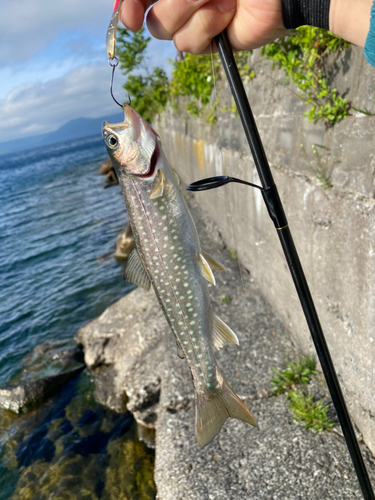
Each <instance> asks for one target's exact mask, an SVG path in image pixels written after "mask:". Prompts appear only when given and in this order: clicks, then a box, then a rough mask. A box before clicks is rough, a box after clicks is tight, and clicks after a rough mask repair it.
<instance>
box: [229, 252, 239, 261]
mask: <svg viewBox="0 0 375 500" xmlns="http://www.w3.org/2000/svg"><path fill="white" fill-rule="evenodd" d="M229 253H230V256H231V257H232V259H235V260H236V259H237V252H236V250H229Z"/></svg>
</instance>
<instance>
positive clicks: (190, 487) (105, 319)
mask: <svg viewBox="0 0 375 500" xmlns="http://www.w3.org/2000/svg"><path fill="white" fill-rule="evenodd" d="M192 206H193V208H194V211H193V216H194V219H195V221H196V224H197V228H198V231H199V233H200V235H201V242H202V247H203V248H205V249H206V250H208V251H209V252H210V253H211V254H212V255H213V257H215V258H217V260H219V261H220V262H222V263H223V264H224V265H225V267H226V269H227V272H225V273H216V279H217V287H216V288H214V287H211V288H210V295H211V298H212V309H213V310H214V312H215V313H218V314H219V316H220V317H221V318H222V319H223V320H224V321H225V322H226V323H227V324H228V325H229V326H230V327H231V328H233V329H234V331H235V332H236V333H237V334H238V337H239V339H240V346H239V347H238V346H235V345H230V346H226V347H225V349H223V350H222V351H220V353H219V354H218V356H217V358H218V363H219V365H220V367H221V368H222V370H223V373H224V375H225V377H226V379H227V380H228V382H229V384H230V385H231V386H232V387H233V389H234V390H235V391H236V392H237V393H238V394H239V396H240V397H241V398H242V399H244V401H245V402H246V404H247V405H248V406H249V408H250V409H251V411H252V412H253V413H254V415H255V417H256V418H257V421H258V425H259V429H255V428H254V427H251V426H250V425H246V424H245V423H244V422H241V421H239V420H235V419H230V420H228V421H227V423H226V424H225V425H224V427H223V429H222V430H221V432H220V433H219V435H218V436H217V437H216V438H215V439H214V440H213V441H212V443H210V444H209V445H208V446H207V447H205V448H203V449H200V448H199V446H198V445H197V443H196V439H195V409H194V390H193V385H192V381H191V375H190V372H189V369H188V366H187V363H186V362H185V361H184V360H181V359H180V358H178V356H177V348H176V344H175V341H174V338H173V335H172V333H171V332H170V330H169V327H168V325H167V323H166V320H165V318H164V316H163V314H162V312H161V310H160V307H159V305H158V303H157V300H156V298H155V295H154V293H153V292H152V291H150V292H149V293H146V292H145V291H143V290H141V289H136V290H135V291H133V292H131V293H130V294H128V295H127V296H125V297H124V298H122V299H120V300H119V301H118V302H116V303H115V304H113V305H112V306H111V307H109V308H108V309H107V310H106V311H105V312H104V313H103V314H102V315H101V316H100V317H99V318H97V319H96V320H94V321H92V322H90V323H89V324H87V325H85V326H84V327H82V328H81V329H80V330H79V331H78V332H77V335H76V339H77V341H78V343H79V344H81V345H83V347H84V352H85V359H86V361H87V360H91V359H94V358H95V359H98V356H97V354H95V353H97V352H99V349H98V344H101V345H102V347H101V349H100V363H101V364H100V371H98V367H97V368H95V369H94V371H93V372H94V374H95V379H96V381H97V382H98V380H99V378H100V379H101V380H102V387H103V384H105V385H106V388H105V394H106V398H107V399H108V398H109V395H110V394H111V393H112V398H111V401H118V402H119V403H118V404H119V405H120V403H123V402H125V401H126V406H127V408H128V409H129V410H130V411H132V412H133V414H134V417H135V418H136V420H137V421H138V422H139V424H141V425H142V426H143V428H147V429H151V430H152V428H154V429H155V448H156V458H155V474H154V479H155V483H156V487H157V491H158V494H157V498H158V499H159V500H176V499H184V500H196V499H198V498H199V499H200V500H211V499H212V500H226V499H229V498H230V499H231V500H243V499H244V498H249V499H257V500H261V499H267V500H268V499H270V498H272V499H276V500H281V499H282V500H287V499H292V498H293V499H295V498H301V499H302V498H308V499H309V500H320V499H321V498H324V499H325V500H330V499H335V500H336V499H337V498H340V500H349V499H350V500H354V499H355V500H357V499H358V500H360V499H361V498H362V495H361V492H360V488H359V485H358V482H357V479H356V476H355V473H354V470H353V467H352V463H351V461H350V458H349V454H348V452H347V449H346V445H345V442H344V441H343V439H342V438H341V437H339V436H338V435H337V434H335V433H329V432H326V433H319V434H315V433H313V432H312V431H306V430H304V425H303V423H297V422H295V420H294V419H293V417H292V414H291V412H290V410H289V407H288V402H287V400H286V398H285V396H284V395H281V396H278V397H272V396H271V392H270V389H271V385H270V380H271V378H272V376H273V375H274V373H273V371H272V367H275V368H276V369H280V368H282V367H283V366H284V363H285V362H290V361H296V360H297V359H298V358H300V357H302V353H301V352H300V351H299V350H298V349H297V347H296V346H295V345H294V344H293V342H292V340H291V334H290V332H289V331H288V330H287V329H286V328H285V326H284V325H283V324H282V323H281V321H280V320H279V318H278V317H277V316H275V314H274V313H273V311H272V310H271V308H270V305H269V304H268V303H267V301H266V300H265V298H264V297H263V295H262V294H261V292H260V291H259V288H258V287H257V286H256V284H255V283H254V282H253V280H252V279H251V276H250V275H249V273H248V272H247V271H246V270H244V269H242V270H241V273H240V270H239V264H238V261H237V260H234V259H232V258H231V257H230V253H229V252H228V251H227V250H225V249H224V245H223V242H222V240H221V238H220V236H219V234H218V232H217V229H216V228H215V226H214V225H213V223H212V222H211V221H210V220H208V219H206V218H204V217H203V216H202V215H201V213H200V212H199V210H198V207H197V204H196V203H195V202H193V205H192ZM224 296H225V297H228V296H230V298H231V300H230V301H222V300H221V299H222V298H223V297H224ZM306 335H308V333H307V328H306ZM92 352H94V355H93V354H92ZM93 366H95V365H93ZM109 370H111V373H109ZM105 373H107V374H109V376H106V377H104V374H105ZM362 453H364V456H365V459H366V464H367V466H368V467H369V473H370V477H371V479H372V480H373V481H374V479H375V465H374V460H373V459H372V457H371V455H370V453H369V452H368V450H367V448H366V447H364V446H362Z"/></svg>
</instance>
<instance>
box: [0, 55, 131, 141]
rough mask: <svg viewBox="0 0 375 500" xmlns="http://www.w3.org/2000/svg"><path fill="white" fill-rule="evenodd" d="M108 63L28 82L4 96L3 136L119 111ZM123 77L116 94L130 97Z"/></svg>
mask: <svg viewBox="0 0 375 500" xmlns="http://www.w3.org/2000/svg"><path fill="white" fill-rule="evenodd" d="M109 80H110V68H109V67H108V65H107V64H102V65H99V64H96V65H86V66H82V67H80V68H75V69H73V70H72V71H70V72H69V73H67V74H66V75H64V76H62V77H60V78H56V79H54V80H50V81H48V82H45V83H41V82H39V83H38V82H28V83H24V84H22V85H19V86H18V87H17V88H15V89H13V90H12V91H11V92H10V93H9V94H8V95H7V97H6V98H5V99H1V100H0V115H1V117H2V120H1V121H0V137H1V141H2V142H3V141H4V142H5V141H8V140H11V139H16V138H20V139H21V138H22V137H26V136H30V135H36V134H42V133H45V132H51V131H53V130H56V129H57V128H59V127H60V126H61V125H63V124H64V123H66V122H67V121H69V120H72V119H74V118H79V117H87V118H95V117H98V116H104V115H105V114H107V113H108V114H113V113H116V112H117V111H118V109H119V108H118V106H117V105H116V104H115V103H114V102H113V101H112V98H111V96H110V93H109ZM123 82H124V81H123V77H121V75H120V73H118V74H116V79H115V85H114V94H115V96H116V98H117V100H120V101H121V100H122V99H126V96H125V91H124V89H123V88H122V87H121V84H122V83H123Z"/></svg>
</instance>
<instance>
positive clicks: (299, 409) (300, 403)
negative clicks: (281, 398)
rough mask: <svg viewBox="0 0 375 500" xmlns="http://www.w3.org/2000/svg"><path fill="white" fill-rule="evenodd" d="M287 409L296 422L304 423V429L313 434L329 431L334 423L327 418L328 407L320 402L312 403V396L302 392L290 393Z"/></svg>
mask: <svg viewBox="0 0 375 500" xmlns="http://www.w3.org/2000/svg"><path fill="white" fill-rule="evenodd" d="M288 398H289V408H290V409H291V410H292V412H293V415H294V418H295V419H296V420H297V422H301V421H305V422H306V425H305V429H312V430H313V431H315V432H319V431H329V430H331V429H332V427H333V425H334V423H333V421H332V420H331V419H330V418H329V417H328V415H327V410H328V406H327V405H326V404H324V402H323V401H322V400H317V401H314V396H312V395H311V394H308V395H306V394H304V393H303V392H302V391H291V392H290V393H289V394H288Z"/></svg>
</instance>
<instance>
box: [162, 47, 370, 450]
mask: <svg viewBox="0 0 375 500" xmlns="http://www.w3.org/2000/svg"><path fill="white" fill-rule="evenodd" d="M252 65H253V67H254V69H255V73H256V78H255V79H254V80H252V81H251V82H250V83H249V84H248V85H247V91H248V95H249V99H250V103H251V105H252V108H253V112H254V115H255V119H256V122H257V124H258V127H259V131H260V135H261V138H262V141H263V144H264V147H265V150H266V154H267V156H268V159H269V162H270V164H271V167H272V171H273V173H274V177H275V181H276V184H277V186H278V189H279V193H280V197H281V199H282V201H283V203H284V208H285V212H286V214H287V217H288V220H289V225H290V228H291V231H292V234H293V237H294V239H295V243H296V247H297V250H298V252H299V255H300V258H301V262H302V265H303V267H304V270H305V273H306V276H307V280H308V282H309V285H310V288H311V292H312V295H313V298H314V300H315V305H316V307H317V310H318V314H319V316H320V319H321V323H322V326H323V330H324V332H325V335H326V338H327V342H328V345H329V348H330V350H331V354H332V358H333V361H334V364H335V366H336V370H337V372H338V375H339V378H340V381H341V383H342V388H343V390H344V394H345V397H346V400H347V403H348V406H349V410H350V413H351V415H352V418H353V419H354V422H355V423H356V425H357V427H358V428H359V429H360V431H361V432H362V434H363V439H364V441H365V442H366V444H367V445H368V446H369V448H370V449H371V450H372V452H373V453H374V452H375V341H374V339H375V328H374V325H375V284H374V281H375V198H374V196H375V141H374V130H375V116H367V115H365V114H363V113H358V112H354V111H353V112H352V116H350V117H348V118H346V119H345V120H343V121H342V122H341V123H338V124H336V125H335V126H334V127H332V128H328V129H327V128H326V127H325V126H324V125H323V124H312V123H309V122H308V120H307V118H305V117H304V116H303V113H304V112H305V111H306V109H307V108H306V107H305V106H304V105H303V104H302V102H301V100H300V99H299V98H298V96H297V95H296V89H295V87H292V86H288V85H285V79H284V75H283V73H282V72H281V71H272V69H271V64H270V63H269V62H267V61H263V60H262V59H261V57H260V56H259V52H257V51H255V53H254V55H253V56H252ZM329 73H330V75H331V79H332V82H331V85H332V86H334V87H336V88H337V89H338V90H339V92H341V93H342V94H344V95H345V96H346V97H347V98H348V99H349V101H351V102H352V103H353V105H354V106H355V107H356V108H359V109H363V110H366V109H367V110H369V111H370V112H372V113H374V112H375V68H372V67H370V66H369V65H368V64H367V63H366V61H365V60H364V57H363V55H362V51H361V50H360V49H356V48H352V49H350V50H349V51H347V53H346V54H344V55H343V56H340V58H338V59H335V60H332V61H331V63H330V67H329ZM221 104H223V105H229V104H230V92H229V89H228V87H227V86H225V85H223V88H222V89H221ZM154 125H155V129H156V130H157V132H158V133H159V134H160V137H161V140H162V143H163V146H164V150H165V152H166V154H167V157H168V159H169V161H170V163H171V165H172V166H173V167H174V169H175V170H176V171H177V173H178V174H179V176H181V178H182V179H183V181H184V182H186V183H190V182H192V181H194V180H197V179H199V178H203V177H208V176H213V175H221V174H230V175H232V176H235V177H240V178H244V179H246V180H248V181H250V182H257V181H258V179H257V173H256V170H255V167H254V164H253V161H252V159H251V158H250V154H249V149H248V146H247V143H246V139H245V136H244V133H243V131H242V127H241V124H240V121H239V119H238V118H236V117H234V116H232V115H231V114H230V113H229V112H222V113H221V114H219V117H218V121H217V124H216V125H214V126H210V125H209V124H207V123H205V122H204V121H202V120H196V119H193V118H191V117H188V116H186V115H185V114H181V113H180V114H175V113H173V112H172V111H168V112H165V113H164V114H163V115H162V116H160V117H159V118H158V120H157V121H156V122H155V124H154ZM314 144H316V145H317V147H316V153H314V151H313V149H312V146H313V145H314ZM319 146H323V147H319ZM317 172H319V175H317ZM318 177H319V178H320V179H321V178H322V177H325V178H326V179H327V180H329V182H330V183H331V185H332V187H330V188H326V189H324V188H323V186H322V184H321V181H320V180H319V179H318ZM197 200H198V201H199V202H200V204H201V206H202V207H203V209H204V210H205V211H206V212H207V213H208V214H209V215H210V216H211V217H212V218H213V219H214V221H215V222H216V224H217V225H218V226H219V229H220V231H221V234H222V236H223V238H224V240H225V242H226V244H227V245H228V247H229V248H231V249H236V251H237V254H238V256H239V259H240V261H241V263H242V264H243V265H244V266H245V267H246V268H247V269H249V270H250V272H251V274H252V276H253V277H254V279H255V280H256V282H257V284H258V285H259V286H260V288H261V290H262V291H263V293H264V294H265V296H266V297H267V299H268V300H269V301H270V303H271V305H272V307H273V309H274V310H275V311H276V312H277V313H278V314H279V316H280V317H281V318H282V320H283V321H284V323H285V324H286V325H287V327H288V328H289V329H290V330H291V331H292V332H293V335H294V338H295V341H296V342H297V344H298V346H299V347H300V349H302V350H303V351H304V352H306V353H308V352H313V346H312V342H311V340H310V334H309V331H308V328H307V325H306V322H305V319H304V316H303V313H302V310H301V307H300V304H299V301H298V298H297V294H296V292H295V289H294V285H293V282H292V279H291V277H290V274H289V271H288V269H287V265H286V262H285V259H284V256H283V253H282V250H281V247H280V243H279V241H278V237H277V234H276V232H275V229H274V227H273V224H272V222H271V221H270V219H269V217H268V214H267V210H266V208H265V206H264V204H263V200H262V196H261V194H260V193H259V192H258V191H257V190H252V189H251V188H248V187H246V186H240V185H230V186H226V187H224V188H220V189H217V190H214V191H209V192H204V193H200V194H197ZM207 250H209V249H207Z"/></svg>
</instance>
